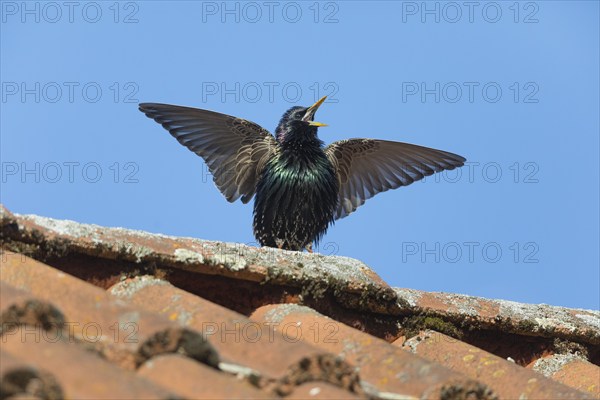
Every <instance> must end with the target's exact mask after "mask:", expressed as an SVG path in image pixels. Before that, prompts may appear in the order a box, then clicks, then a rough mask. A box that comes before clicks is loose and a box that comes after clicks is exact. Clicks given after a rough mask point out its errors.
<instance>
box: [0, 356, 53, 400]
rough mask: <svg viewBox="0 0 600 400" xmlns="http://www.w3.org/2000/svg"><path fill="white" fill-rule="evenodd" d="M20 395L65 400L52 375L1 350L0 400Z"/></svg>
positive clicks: (49, 399)
mask: <svg viewBox="0 0 600 400" xmlns="http://www.w3.org/2000/svg"><path fill="white" fill-rule="evenodd" d="M18 395H20V396H21V397H26V396H28V397H37V398H43V399H48V400H58V399H62V398H64V393H63V391H62V389H61V387H60V384H59V383H58V382H57V380H56V378H55V377H54V376H53V375H52V374H50V373H48V372H47V371H42V370H40V369H39V368H38V367H36V366H34V365H31V364H29V363H26V362H24V361H22V360H20V359H18V358H17V357H14V356H13V355H11V354H10V353H9V352H7V351H6V350H4V349H0V398H2V399H5V398H8V397H10V398H14V397H15V396H18Z"/></svg>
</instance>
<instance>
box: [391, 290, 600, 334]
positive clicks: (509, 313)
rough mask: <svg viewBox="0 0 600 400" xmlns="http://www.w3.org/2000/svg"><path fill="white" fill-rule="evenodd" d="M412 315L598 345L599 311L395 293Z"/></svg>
mask: <svg viewBox="0 0 600 400" xmlns="http://www.w3.org/2000/svg"><path fill="white" fill-rule="evenodd" d="M395 291H396V293H397V294H398V296H399V297H400V298H402V299H404V300H405V301H406V302H407V303H408V304H409V305H410V307H412V308H413V309H414V310H415V311H422V312H426V313H428V314H429V315H440V316H443V317H446V318H449V319H450V320H453V321H456V322H468V323H471V324H476V325H478V326H481V327H485V328H487V329H495V330H502V331H503V332H507V333H517V334H522V335H527V336H545V337H559V338H565V339H570V340H577V341H581V342H584V343H589V344H592V345H599V344H600V311H592V310H581V309H569V308H565V307H556V306H549V305H547V304H523V303H517V302H514V301H508V300H490V299H483V298H479V297H474V296H466V295H460V294H450V293H429V292H421V291H418V290H412V289H399V288H396V289H395Z"/></svg>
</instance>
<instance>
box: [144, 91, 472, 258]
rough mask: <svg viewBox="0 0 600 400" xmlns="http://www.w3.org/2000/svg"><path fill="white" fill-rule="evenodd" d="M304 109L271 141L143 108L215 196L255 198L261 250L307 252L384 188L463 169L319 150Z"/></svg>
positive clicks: (246, 127)
mask: <svg viewBox="0 0 600 400" xmlns="http://www.w3.org/2000/svg"><path fill="white" fill-rule="evenodd" d="M324 100H325V98H322V99H320V100H319V101H318V102H317V103H315V104H314V105H312V106H311V107H292V108H290V109H289V110H287V111H286V112H285V114H284V115H283V117H282V118H281V120H280V122H279V124H278V126H277V128H276V129H275V135H271V134H270V133H269V132H268V131H267V130H265V129H263V128H262V127H260V126H259V125H257V124H255V123H253V122H251V121H247V120H244V119H241V118H236V117H232V116H229V115H225V114H220V113H216V112H213V111H208V110H201V109H195V108H189V107H180V106H173V105H168V104H156V103H143V104H140V111H142V112H144V113H145V114H146V115H147V116H148V117H150V118H152V119H154V120H155V121H156V122H158V123H160V124H161V125H162V126H163V127H164V128H165V129H167V130H168V131H169V132H170V133H171V135H173V137H175V138H176V139H177V140H178V141H179V142H180V143H181V144H182V145H184V146H186V147H187V148H189V149H190V150H191V151H193V152H195V153H196V154H198V155H199V156H201V157H202V158H203V159H204V160H205V161H206V163H207V165H208V167H209V169H210V171H211V173H212V174H213V179H214V181H215V184H216V185H217V187H218V188H219V190H220V191H221V192H222V193H223V195H224V196H225V197H226V198H227V200H228V201H230V202H233V201H236V200H237V199H240V200H241V201H242V202H243V203H247V202H249V201H250V200H251V199H252V197H254V195H256V199H255V202H254V224H253V227H254V235H255V237H256V239H257V240H258V241H259V243H260V244H261V245H263V246H271V247H279V248H284V249H288V250H301V249H303V248H308V249H310V248H311V246H312V243H313V242H318V241H319V239H321V238H322V236H323V235H324V234H325V232H326V231H327V229H328V227H329V226H330V225H331V224H332V223H333V222H334V221H335V220H337V219H340V218H344V217H345V216H347V215H349V214H350V213H352V212H354V211H355V210H356V209H357V208H358V207H360V206H361V205H362V204H364V202H365V201H366V200H367V199H369V198H371V197H373V196H374V195H376V194H377V193H380V192H384V191H386V190H389V189H395V188H398V187H400V186H406V185H409V184H411V183H413V182H415V181H417V180H419V179H422V178H423V177H425V176H428V175H431V174H433V173H435V172H439V171H442V170H451V169H454V168H456V167H460V166H462V165H463V164H464V161H465V159H464V158H463V157H461V156H459V155H456V154H453V153H448V152H445V151H441V150H435V149H430V148H427V147H421V146H416V145H413V144H408V143H401V142H391V141H384V140H377V139H348V140H340V141H337V142H334V143H332V144H330V145H329V146H327V147H324V146H323V142H322V141H321V140H319V138H318V137H317V128H318V127H319V126H323V124H320V123H316V122H314V115H315V112H316V111H317V109H318V108H319V106H320V105H321V104H322V103H323V101H324Z"/></svg>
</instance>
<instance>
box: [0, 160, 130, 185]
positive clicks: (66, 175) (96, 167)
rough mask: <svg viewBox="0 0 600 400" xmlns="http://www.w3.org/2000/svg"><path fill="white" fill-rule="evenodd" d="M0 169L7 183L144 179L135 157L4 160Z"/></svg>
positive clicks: (3, 180)
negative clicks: (124, 158)
mask: <svg viewBox="0 0 600 400" xmlns="http://www.w3.org/2000/svg"><path fill="white" fill-rule="evenodd" d="M0 171H1V175H2V177H1V181H2V183H3V184H5V183H21V184H31V183H36V184H37V183H98V182H101V181H105V182H111V183H127V184H132V183H139V182H140V180H139V176H138V173H139V171H140V166H139V164H138V163H136V162H134V161H124V162H119V161H115V162H109V163H104V162H103V163H100V162H96V161H85V162H82V161H60V162H59V161H48V162H39V161H21V162H18V161H3V162H2V163H0Z"/></svg>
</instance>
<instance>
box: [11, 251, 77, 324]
mask: <svg viewBox="0 0 600 400" xmlns="http://www.w3.org/2000/svg"><path fill="white" fill-rule="evenodd" d="M14 255H15V254H6V253H5V256H6V257H8V256H14ZM23 324H27V325H33V326H39V327H40V328H41V329H44V330H52V329H58V330H62V329H63V328H64V327H65V317H64V315H63V314H62V313H61V312H60V310H59V309H57V308H56V307H54V306H53V305H52V304H51V303H48V302H44V301H40V300H38V299H37V298H35V297H34V296H32V295H31V294H30V293H28V292H26V291H23V290H19V289H17V288H14V287H12V286H10V285H9V284H7V283H5V282H3V281H0V334H1V333H6V332H7V331H11V330H14V329H16V328H17V327H18V326H19V325H23Z"/></svg>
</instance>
